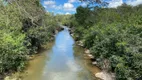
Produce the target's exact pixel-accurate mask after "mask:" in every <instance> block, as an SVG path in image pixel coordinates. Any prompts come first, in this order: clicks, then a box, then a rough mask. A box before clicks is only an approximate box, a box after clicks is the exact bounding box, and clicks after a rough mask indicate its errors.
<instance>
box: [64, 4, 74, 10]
mask: <svg viewBox="0 0 142 80" xmlns="http://www.w3.org/2000/svg"><path fill="white" fill-rule="evenodd" d="M63 8H64V10H65V11H75V7H74V5H73V4H71V3H64V6H63Z"/></svg>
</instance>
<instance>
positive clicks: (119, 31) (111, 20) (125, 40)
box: [75, 4, 142, 80]
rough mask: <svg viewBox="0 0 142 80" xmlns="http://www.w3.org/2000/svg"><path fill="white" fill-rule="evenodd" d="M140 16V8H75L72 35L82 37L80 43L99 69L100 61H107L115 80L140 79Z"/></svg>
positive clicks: (141, 67) (141, 21)
mask: <svg viewBox="0 0 142 80" xmlns="http://www.w3.org/2000/svg"><path fill="white" fill-rule="evenodd" d="M88 10H89V11H88ZM82 12H84V13H82ZM87 12H88V13H87ZM141 14H142V5H139V6H136V7H131V6H129V5H126V4H124V5H122V6H120V7H118V8H100V7H94V8H90V9H89V8H86V7H78V8H77V13H76V14H75V18H76V21H77V22H78V23H77V26H76V27H75V34H76V35H81V36H80V38H79V40H82V41H83V42H84V47H86V48H89V49H90V50H91V52H92V54H93V55H94V56H95V58H96V60H97V61H98V63H99V66H100V67H103V65H104V64H102V61H104V60H105V59H107V60H109V62H110V70H111V71H114V72H115V73H116V79H117V80H129V79H130V80H135V79H136V78H139V77H140V76H141V75H142V16H141ZM84 16H85V17H84ZM83 23H84V24H83ZM87 26H88V27H87Z"/></svg>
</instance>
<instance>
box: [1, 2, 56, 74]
mask: <svg viewBox="0 0 142 80" xmlns="http://www.w3.org/2000/svg"><path fill="white" fill-rule="evenodd" d="M0 10H1V11H0V74H4V73H5V72H9V71H17V70H22V69H23V68H24V67H25V65H26V61H27V57H28V55H29V54H33V53H36V51H37V50H38V49H39V48H40V47H41V45H42V44H45V43H46V42H49V41H51V37H52V34H53V33H52V31H53V29H55V27H52V26H55V25H54V24H55V23H53V21H52V18H53V15H51V14H50V13H46V12H45V10H44V8H43V7H42V6H41V4H40V1H39V0H8V2H7V5H5V4H3V2H2V0H0Z"/></svg>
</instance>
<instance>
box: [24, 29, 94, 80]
mask: <svg viewBox="0 0 142 80" xmlns="http://www.w3.org/2000/svg"><path fill="white" fill-rule="evenodd" d="M55 39H56V40H55V44H54V46H53V47H52V50H51V52H50V59H49V60H46V59H42V60H43V61H42V60H41V61H42V62H41V63H44V65H43V64H41V65H43V66H42V67H41V68H40V69H39V68H38V66H39V67H40V64H39V63H40V62H39V63H37V68H38V70H36V71H38V72H35V73H37V74H38V73H39V75H38V78H36V80H94V79H93V78H92V77H91V74H90V72H88V70H86V69H85V68H83V67H82V66H81V65H79V64H77V62H76V59H75V57H74V50H73V45H74V40H73V38H72V37H71V36H70V34H69V31H68V29H66V28H65V29H64V30H63V31H61V32H59V33H58V34H57V35H56V38H55ZM45 55H47V56H49V54H45ZM44 58H45V57H44ZM38 64H39V65H38ZM35 77H37V76H35ZM27 80H31V78H30V79H27Z"/></svg>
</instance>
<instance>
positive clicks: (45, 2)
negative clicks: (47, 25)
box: [44, 1, 56, 5]
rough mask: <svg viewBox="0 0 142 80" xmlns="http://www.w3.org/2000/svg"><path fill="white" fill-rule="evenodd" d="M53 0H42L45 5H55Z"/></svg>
mask: <svg viewBox="0 0 142 80" xmlns="http://www.w3.org/2000/svg"><path fill="white" fill-rule="evenodd" d="M55 3H56V2H55V1H44V4H45V5H55Z"/></svg>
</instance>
